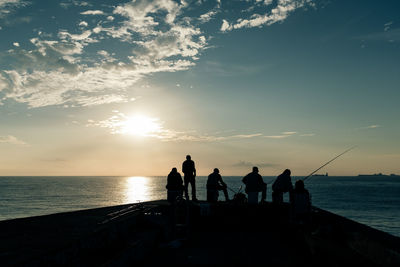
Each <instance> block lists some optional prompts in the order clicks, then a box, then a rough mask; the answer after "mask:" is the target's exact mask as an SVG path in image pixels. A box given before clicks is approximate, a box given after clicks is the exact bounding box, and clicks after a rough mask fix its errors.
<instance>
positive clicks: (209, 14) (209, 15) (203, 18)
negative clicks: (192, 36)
mask: <svg viewBox="0 0 400 267" xmlns="http://www.w3.org/2000/svg"><path fill="white" fill-rule="evenodd" d="M218 13H219V11H218V10H210V11H208V12H207V13H204V14H202V15H200V17H199V20H200V22H201V23H206V22H209V21H210V20H212V19H213V18H214V17H215V15H217V14H218Z"/></svg>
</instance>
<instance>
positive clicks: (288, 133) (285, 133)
mask: <svg viewBox="0 0 400 267" xmlns="http://www.w3.org/2000/svg"><path fill="white" fill-rule="evenodd" d="M296 133H297V132H283V133H282V134H284V135H293V134H296Z"/></svg>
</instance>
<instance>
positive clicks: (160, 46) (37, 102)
mask: <svg viewBox="0 0 400 267" xmlns="http://www.w3.org/2000/svg"><path fill="white" fill-rule="evenodd" d="M248 3H250V2H246V4H248ZM252 3H253V4H254V2H252ZM307 3H310V0H296V1H295V0H278V1H274V2H273V3H272V2H271V1H257V3H256V4H257V5H259V6H261V7H263V8H268V9H271V7H272V9H271V11H270V12H267V13H266V15H268V16H269V17H270V19H269V22H267V23H261V24H258V25H269V23H272V22H273V21H275V22H277V21H282V20H283V19H285V18H286V17H287V16H288V15H289V14H290V13H291V12H293V11H294V10H295V9H297V8H300V7H301V6H304V5H306V4H307ZM195 4H197V5H203V1H199V2H196V3H195ZM23 5H27V2H24V1H18V0H0V7H5V10H7V9H8V10H11V9H12V8H16V7H20V6H23ZM72 5H73V6H76V7H90V6H91V4H89V3H88V2H86V1H75V0H73V1H64V2H62V3H61V6H63V7H64V8H68V7H69V6H72ZM204 6H206V5H204ZM101 7H102V8H103V9H104V10H100V9H97V8H96V9H95V8H93V9H90V10H86V11H82V12H81V13H80V15H81V16H80V17H79V18H77V21H76V22H75V25H78V26H80V27H77V28H78V29H75V30H71V29H69V28H68V27H66V28H68V29H69V30H65V28H64V29H63V28H61V29H59V30H58V31H57V32H56V33H54V32H52V33H45V32H44V30H41V31H40V32H38V36H37V37H33V38H31V39H30V41H31V44H32V45H33V48H30V50H25V49H20V48H18V49H16V48H14V49H11V50H9V51H8V52H3V53H0V61H1V62H7V64H8V65H6V68H4V69H3V70H0V90H2V94H3V96H2V98H1V99H0V104H1V103H2V101H3V103H4V102H5V100H7V99H12V100H14V101H16V102H19V103H25V104H26V105H28V106H29V107H30V108H36V107H45V106H49V105H63V106H65V107H72V106H90V105H100V104H107V103H121V102H127V101H131V100H130V99H131V98H132V97H131V96H129V91H130V89H131V88H132V86H133V85H134V84H135V83H137V82H138V81H139V80H141V79H143V78H146V77H149V76H151V75H153V74H155V73H158V72H177V71H182V70H187V69H189V68H190V67H192V66H194V65H195V64H196V61H197V60H198V59H199V57H200V56H201V53H202V52H203V51H204V50H206V49H208V48H209V47H208V40H211V39H212V36H211V37H210V36H207V35H206V34H205V33H204V32H203V30H202V29H201V26H202V24H203V23H205V22H207V21H209V20H211V19H212V18H214V17H215V16H217V14H218V15H221V16H222V15H223V14H224V13H223V12H221V11H220V7H221V2H220V1H217V4H216V5H215V6H213V7H212V8H211V9H210V8H208V9H206V10H205V11H204V12H203V14H202V15H200V17H199V19H190V18H188V16H187V14H185V11H190V12H191V11H192V10H193V8H192V7H189V4H188V3H187V2H186V1H174V0H153V1H148V0H146V1H145V0H137V1H128V2H125V3H122V4H119V5H116V6H106V5H101ZM86 9H87V8H86ZM109 14H111V15H112V16H108V17H107V19H104V17H100V18H99V17H97V16H94V17H93V18H91V22H90V25H89V23H87V22H86V21H85V20H84V18H86V17H82V16H87V15H105V16H107V15H109ZM242 14H243V13H240V15H242ZM257 16H262V15H257V14H254V15H252V16H250V17H249V18H243V19H241V18H240V19H238V20H236V21H235V22H232V23H230V22H229V21H228V20H226V19H223V24H222V27H221V31H229V30H233V29H236V28H241V27H250V26H251V27H253V26H254V25H257V22H256V19H257ZM114 18H116V19H115V21H114ZM246 19H247V22H245V20H246ZM96 20H97V21H96ZM91 25H95V26H94V27H92V28H91ZM94 44H96V45H94ZM110 44H111V45H110ZM94 46H96V47H94ZM120 47H129V48H130V51H126V50H124V49H121V50H120V49H119V48H120ZM230 71H232V70H228V71H227V72H230ZM233 71H234V70H233ZM237 71H238V72H240V73H246V71H257V70H251V69H250V70H249V69H247V70H243V69H240V70H239V69H237ZM166 136H175V137H176V138H178V139H179V138H181V139H190V140H196V139H198V140H224V138H227V137H219V136H207V135H197V136H192V135H185V134H181V133H179V134H178V133H175V132H170V133H168V135H166ZM175 137H174V138H175ZM229 138H244V136H237V137H233V136H231V137H229ZM270 138H274V137H272V136H271V137H270Z"/></svg>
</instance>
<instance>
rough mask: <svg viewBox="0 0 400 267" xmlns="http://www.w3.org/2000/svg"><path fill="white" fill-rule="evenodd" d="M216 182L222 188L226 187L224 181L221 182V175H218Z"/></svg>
mask: <svg viewBox="0 0 400 267" xmlns="http://www.w3.org/2000/svg"><path fill="white" fill-rule="evenodd" d="M218 181H219V183H220V184H221V185H222V186H223V187H226V186H227V185H226V183H225V182H224V181H222V176H221V175H218Z"/></svg>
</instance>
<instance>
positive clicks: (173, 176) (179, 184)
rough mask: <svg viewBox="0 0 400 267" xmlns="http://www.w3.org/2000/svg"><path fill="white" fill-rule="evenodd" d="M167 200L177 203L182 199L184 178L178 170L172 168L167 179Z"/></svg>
mask: <svg viewBox="0 0 400 267" xmlns="http://www.w3.org/2000/svg"><path fill="white" fill-rule="evenodd" d="M166 188H167V200H168V201H169V202H175V201H176V200H177V199H182V194H183V189H184V187H183V181H182V176H181V174H180V173H179V172H178V170H177V169H176V168H172V170H171V172H170V173H169V174H168V177H167V186H166Z"/></svg>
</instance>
